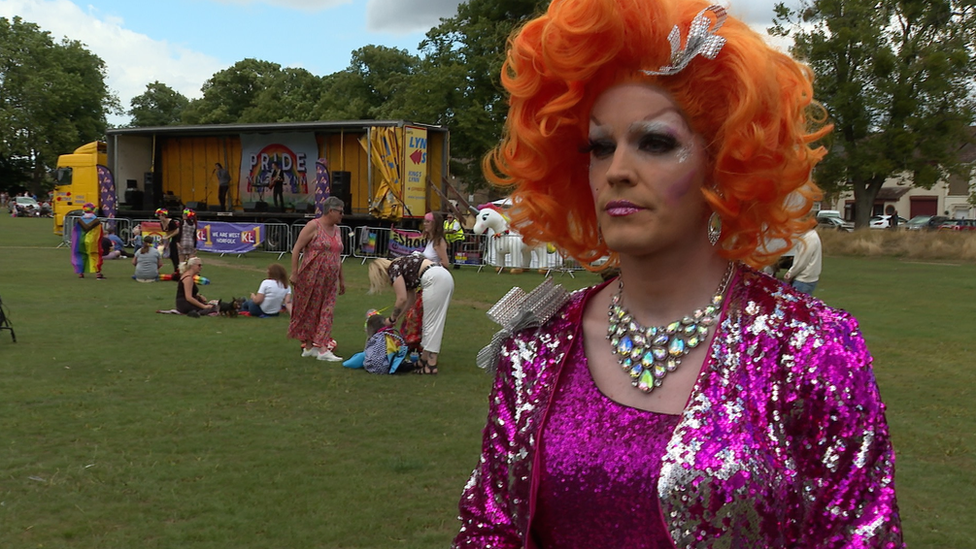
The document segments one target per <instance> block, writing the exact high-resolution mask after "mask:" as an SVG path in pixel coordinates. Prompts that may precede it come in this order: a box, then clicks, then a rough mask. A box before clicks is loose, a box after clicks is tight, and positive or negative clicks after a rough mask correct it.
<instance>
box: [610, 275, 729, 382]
mask: <svg viewBox="0 0 976 549" xmlns="http://www.w3.org/2000/svg"><path fill="white" fill-rule="evenodd" d="M733 265H734V263H733V262H731V261H730V262H729V266H728V268H727V269H726V270H725V276H724V277H722V282H721V283H720V284H719V286H718V290H717V291H716V292H715V295H713V296H712V300H711V302H710V303H709V304H708V305H707V306H705V307H703V308H701V309H698V310H697V311H695V312H694V313H692V314H691V315H688V316H685V317H684V318H682V319H681V320H676V321H674V322H672V323H670V324H668V325H666V326H651V327H649V328H645V327H643V326H641V325H640V324H639V323H638V322H637V320H636V319H634V315H632V314H630V312H629V311H627V309H625V308H624V307H623V305H621V304H620V296H621V295H622V294H623V292H624V281H623V279H620V286H619V289H618V290H617V293H616V294H614V296H613V299H612V300H611V301H610V307H609V309H608V311H607V316H608V317H609V319H610V322H609V327H608V328H607V339H609V340H610V348H611V349H612V351H613V354H614V355H616V356H617V363H619V364H620V367H621V368H623V369H624V371H625V372H627V373H628V374H630V378H631V385H633V386H634V387H637V388H638V389H640V390H641V391H643V392H645V393H650V392H651V391H653V390H654V389H656V388H657V387H660V386H661V384H662V383H664V378H665V377H666V376H667V375H668V374H669V373H671V372H673V371H675V370H677V369H678V365H679V364H681V359H682V358H684V357H685V355H687V354H688V353H690V352H691V351H692V349H694V348H696V347H698V346H699V345H701V344H702V343H704V342H705V340H707V339H708V332H709V329H710V327H711V326H712V325H713V324H715V320H716V319H717V318H718V315H719V313H720V312H721V311H722V300H723V298H724V297H723V296H724V295H725V290H726V289H727V288H728V285H729V281H730V280H731V279H732V273H733V272H734V270H735V269H734V268H733Z"/></svg>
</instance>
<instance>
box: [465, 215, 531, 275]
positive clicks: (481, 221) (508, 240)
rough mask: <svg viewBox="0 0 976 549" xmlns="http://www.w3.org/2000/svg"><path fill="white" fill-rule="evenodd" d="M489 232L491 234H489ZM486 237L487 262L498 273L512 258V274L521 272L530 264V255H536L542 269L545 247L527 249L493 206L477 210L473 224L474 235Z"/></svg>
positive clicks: (520, 238)
mask: <svg viewBox="0 0 976 549" xmlns="http://www.w3.org/2000/svg"><path fill="white" fill-rule="evenodd" d="M489 231H491V232H489ZM486 233H487V235H488V237H487V238H488V250H487V252H488V262H489V263H490V264H491V265H493V266H494V267H495V268H496V269H497V270H498V272H501V271H502V269H504V268H505V265H506V259H507V258H508V256H509V255H511V256H512V262H511V266H512V272H513V273H514V272H522V270H523V269H526V268H528V267H529V266H531V264H532V253H533V252H535V253H536V257H537V258H538V260H539V266H540V267H542V266H543V265H544V264H545V261H546V247H545V246H544V245H542V246H536V247H529V246H528V245H526V244H525V243H524V242H522V237H521V236H520V235H519V234H518V233H517V232H515V231H513V230H511V229H510V228H509V225H508V219H507V218H506V217H505V215H504V214H503V213H502V212H501V210H500V209H499V208H497V207H495V206H491V205H489V206H483V207H482V208H481V209H480V210H478V215H477V217H476V221H475V224H474V234H479V235H480V234H486Z"/></svg>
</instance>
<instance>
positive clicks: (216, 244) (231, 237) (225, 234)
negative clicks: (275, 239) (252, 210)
mask: <svg viewBox="0 0 976 549" xmlns="http://www.w3.org/2000/svg"><path fill="white" fill-rule="evenodd" d="M264 232H265V231H264V225H263V224H261V223H223V222H219V221H215V222H213V223H207V224H201V225H198V226H197V250H199V251H203V252H214V253H218V254H221V253H226V254H246V253H248V252H253V251H254V250H255V249H257V247H258V246H260V245H261V243H262V242H263V241H264Z"/></svg>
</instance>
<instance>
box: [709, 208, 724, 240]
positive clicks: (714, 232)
mask: <svg viewBox="0 0 976 549" xmlns="http://www.w3.org/2000/svg"><path fill="white" fill-rule="evenodd" d="M721 236H722V218H721V217H719V216H718V214H717V213H715V212H712V215H710V216H708V242H709V243H710V244H711V245H712V246H714V245H716V244H718V239H719V237H721Z"/></svg>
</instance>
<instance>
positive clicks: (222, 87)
mask: <svg viewBox="0 0 976 549" xmlns="http://www.w3.org/2000/svg"><path fill="white" fill-rule="evenodd" d="M280 72H281V65H279V64H277V63H272V62H270V61H260V60H258V59H251V58H248V59H244V60H242V61H238V62H237V63H234V64H233V65H232V66H231V67H229V68H226V69H224V70H222V71H220V72H218V73H215V74H214V75H213V76H212V77H210V79H209V80H207V81H206V82H204V84H203V87H202V88H201V91H202V92H203V97H202V98H200V99H196V100H194V101H191V102H190V105H189V106H188V107H187V108H186V109H185V110H184V111H183V122H184V123H186V124H232V123H236V122H240V121H241V118H242V117H243V115H244V112H245V111H247V110H248V109H249V108H251V107H253V106H254V104H255V102H256V101H257V99H258V96H260V95H261V93H262V92H263V91H264V90H265V89H267V88H268V87H269V86H270V85H271V83H272V81H274V79H275V78H276V77H277V76H278V74H279V73H280ZM261 122H273V120H261Z"/></svg>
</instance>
